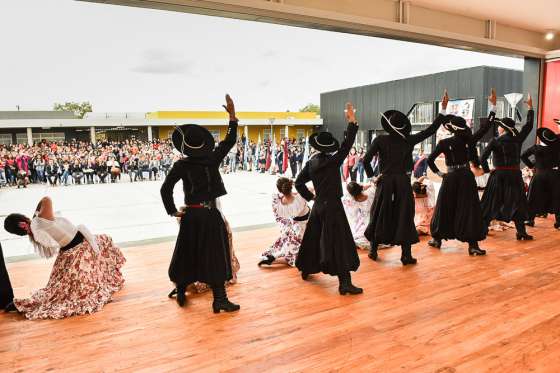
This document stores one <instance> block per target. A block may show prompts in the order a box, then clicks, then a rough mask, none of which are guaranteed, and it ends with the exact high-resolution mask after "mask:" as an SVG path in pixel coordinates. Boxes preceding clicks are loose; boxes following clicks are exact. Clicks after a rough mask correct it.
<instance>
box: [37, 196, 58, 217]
mask: <svg viewBox="0 0 560 373" xmlns="http://www.w3.org/2000/svg"><path fill="white" fill-rule="evenodd" d="M34 216H38V217H40V218H43V219H47V220H54V211H53V205H52V200H51V199H50V198H49V197H43V198H41V200H40V201H39V204H38V205H37V208H36V209H35V215H34Z"/></svg>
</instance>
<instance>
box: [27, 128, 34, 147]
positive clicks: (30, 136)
mask: <svg viewBox="0 0 560 373" xmlns="http://www.w3.org/2000/svg"><path fill="white" fill-rule="evenodd" d="M27 145H29V146H33V131H32V130H31V127H27Z"/></svg>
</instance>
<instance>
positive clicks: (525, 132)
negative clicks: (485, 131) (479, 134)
mask: <svg viewBox="0 0 560 373" xmlns="http://www.w3.org/2000/svg"><path fill="white" fill-rule="evenodd" d="M534 116H535V112H534V111H533V110H532V109H531V110H529V112H528V113H527V122H526V123H525V125H524V126H523V128H522V129H521V131H519V134H518V135H517V136H514V135H512V134H511V133H510V132H507V133H505V134H503V135H502V136H499V137H496V138H493V139H492V140H491V141H490V143H489V144H488V146H487V147H486V148H485V149H484V152H482V155H481V157H480V163H482V168H483V169H484V171H485V172H489V171H490V167H489V166H488V158H489V157H490V155H491V154H493V158H492V160H493V164H494V167H519V164H520V163H521V159H520V156H521V146H522V145H523V141H525V139H526V138H527V136H529V134H530V133H531V130H532V129H533V118H534Z"/></svg>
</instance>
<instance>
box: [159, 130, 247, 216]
mask: <svg viewBox="0 0 560 373" xmlns="http://www.w3.org/2000/svg"><path fill="white" fill-rule="evenodd" d="M236 141H237V122H235V121H230V122H229V127H228V132H227V135H226V137H225V139H224V140H223V141H221V142H220V143H219V144H218V146H217V147H216V148H215V149H214V150H213V151H212V152H211V153H210V154H209V155H208V156H206V157H201V158H192V157H187V158H183V159H180V160H178V161H177V162H175V164H174V165H173V167H172V168H171V170H170V171H169V174H167V177H166V178H165V181H164V182H163V185H162V186H161V191H160V192H161V199H162V200H163V204H164V206H165V210H166V211H167V213H168V214H169V215H173V214H175V213H176V212H177V208H176V206H175V202H174V201H173V187H174V186H175V184H176V183H177V182H178V181H179V180H181V179H182V180H183V191H184V193H185V204H187V205H193V204H199V203H202V202H205V201H211V200H214V199H215V198H218V197H220V196H223V195H225V194H227V192H226V188H225V186H224V182H223V181H222V177H221V175H220V172H219V166H220V163H222V161H223V160H224V158H225V157H226V155H227V153H228V152H229V150H230V149H231V148H232V147H233V146H234V145H235V144H236Z"/></svg>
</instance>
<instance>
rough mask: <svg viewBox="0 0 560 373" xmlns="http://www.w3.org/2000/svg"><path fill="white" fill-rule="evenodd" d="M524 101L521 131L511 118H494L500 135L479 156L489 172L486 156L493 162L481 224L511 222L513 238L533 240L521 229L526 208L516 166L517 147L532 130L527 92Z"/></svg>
mask: <svg viewBox="0 0 560 373" xmlns="http://www.w3.org/2000/svg"><path fill="white" fill-rule="evenodd" d="M526 104H527V106H528V108H529V111H528V112H527V122H526V123H525V125H524V126H523V128H522V129H521V131H518V130H517V129H516V128H515V121H514V120H513V119H511V118H503V119H496V123H497V124H498V126H499V131H500V133H501V134H500V136H498V137H495V138H494V139H492V140H491V141H490V143H488V146H487V147H486V148H485V149H484V151H483V152H482V155H481V158H480V161H481V164H482V168H483V169H484V172H486V173H488V172H490V168H489V166H488V158H489V157H490V155H492V156H493V158H492V160H493V165H494V170H492V173H491V174H490V178H489V179H488V183H487V185H486V188H485V189H484V194H483V195H482V200H481V206H482V215H483V217H484V224H485V227H488V226H489V225H490V222H491V221H492V220H494V219H495V220H500V221H505V222H510V221H513V222H514V223H515V228H516V230H517V234H516V237H517V240H532V239H533V237H532V236H530V235H529V234H527V230H526V229H525V221H526V220H528V219H529V211H528V206H527V196H526V195H525V183H524V182H523V177H522V175H521V169H520V168H519V165H520V163H521V159H520V156H521V146H522V145H523V141H525V139H527V137H528V136H529V134H530V133H531V130H532V129H533V119H534V116H535V113H534V111H533V100H532V99H531V95H528V98H527V101H526Z"/></svg>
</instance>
